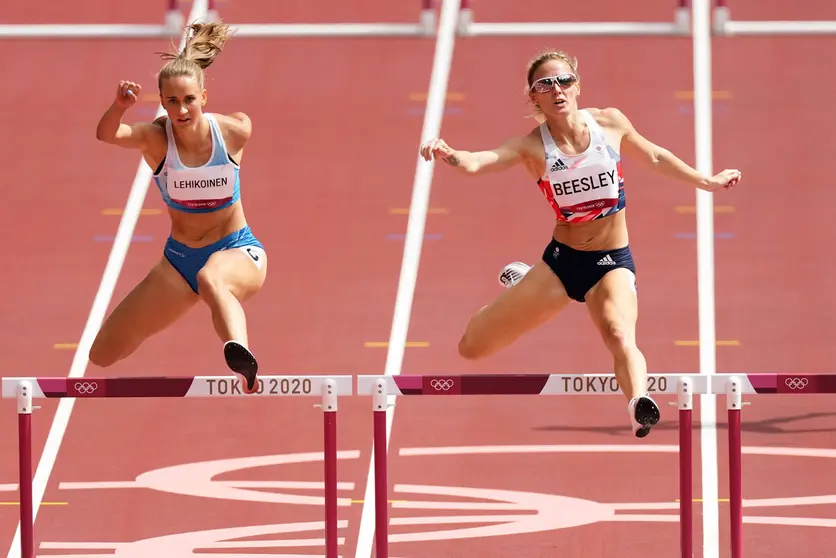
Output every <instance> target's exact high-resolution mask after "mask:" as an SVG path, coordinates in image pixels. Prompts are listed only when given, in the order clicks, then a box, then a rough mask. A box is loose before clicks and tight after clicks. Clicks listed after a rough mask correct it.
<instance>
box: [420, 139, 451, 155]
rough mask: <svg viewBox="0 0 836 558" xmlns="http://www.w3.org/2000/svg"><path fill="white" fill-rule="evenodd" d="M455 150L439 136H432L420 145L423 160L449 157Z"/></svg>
mask: <svg viewBox="0 0 836 558" xmlns="http://www.w3.org/2000/svg"><path fill="white" fill-rule="evenodd" d="M454 153H456V150H455V149H453V148H452V147H450V146H449V145H447V143H446V142H445V141H444V140H443V139H441V138H433V139H431V140H430V141H428V142H426V143H425V144H424V145H422V146H421V156H422V157H423V158H424V160H425V161H432V160H433V158H436V159H442V160H443V159H447V158H448V157H451V156H452V155H453V154H454Z"/></svg>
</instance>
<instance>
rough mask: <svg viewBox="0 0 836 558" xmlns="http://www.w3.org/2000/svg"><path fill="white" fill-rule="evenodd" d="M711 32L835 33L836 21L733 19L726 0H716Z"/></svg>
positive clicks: (716, 33) (723, 33)
mask: <svg viewBox="0 0 836 558" xmlns="http://www.w3.org/2000/svg"><path fill="white" fill-rule="evenodd" d="M716 1H717V3H716V5H715V6H714V13H713V16H714V19H713V22H712V27H713V34H714V35H719V36H726V37H732V36H735V35H749V36H751V35H762V36H772V35H833V34H836V21H828V20H819V21H815V20H808V21H790V20H784V21H780V20H778V21H766V20H764V21H734V20H733V19H732V17H731V9H730V8H729V6H728V0H716Z"/></svg>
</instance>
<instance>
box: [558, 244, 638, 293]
mask: <svg viewBox="0 0 836 558" xmlns="http://www.w3.org/2000/svg"><path fill="white" fill-rule="evenodd" d="M543 262H545V263H546V265H548V266H549V267H550V268H551V270H552V271H553V272H554V274H555V275H557V277H558V278H559V279H560V281H561V282H562V283H563V288H565V289H566V294H568V295H569V298H571V299H572V300H576V301H578V302H585V299H586V293H587V292H588V291H589V289H591V288H592V287H594V286H595V285H596V284H597V283H598V281H600V280H601V278H602V277H603V276H604V275H606V274H607V273H608V272H610V271H612V270H614V269H618V268H620V267H624V268H627V269H629V270H630V271H632V272H633V275H635V274H636V265H635V263H634V262H633V254H632V253H631V252H630V246H629V245H628V246H625V247H623V248H617V249H615V250H589V251H586V250H575V249H574V248H570V247H569V246H567V245H565V244H562V243H560V242H558V241H556V240H554V239H552V241H551V242H550V243H549V245H548V246H546V249H545V250H544V251H543Z"/></svg>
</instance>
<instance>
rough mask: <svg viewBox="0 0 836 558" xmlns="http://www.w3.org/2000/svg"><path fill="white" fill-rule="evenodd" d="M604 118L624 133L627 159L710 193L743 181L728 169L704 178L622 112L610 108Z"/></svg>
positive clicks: (604, 113) (738, 173) (736, 172)
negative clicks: (638, 128)
mask: <svg viewBox="0 0 836 558" xmlns="http://www.w3.org/2000/svg"><path fill="white" fill-rule="evenodd" d="M602 114H603V115H604V117H605V118H607V119H608V120H610V122H612V123H613V124H614V125H615V126H616V127H617V128H620V129H621V131H622V132H623V134H624V136H623V141H622V151H623V153H624V154H625V155H627V156H628V157H635V158H636V159H637V160H641V161H645V162H646V163H648V164H649V165H651V166H652V167H653V168H654V169H656V170H658V171H659V172H661V173H662V174H664V175H665V176H670V177H671V178H675V179H677V180H682V181H684V182H688V183H689V184H692V185H694V186H696V187H697V188H699V189H700V190H706V191H708V192H713V191H714V190H716V189H718V188H724V187H725V188H728V187H730V186H734V185H735V184H737V183H738V182H739V181H740V178H741V172H740V171H739V170H737V169H726V170H724V171H722V172H720V173H718V174H716V175H714V176H704V175H703V174H702V173H700V172H699V171H697V170H696V169H694V168H693V167H691V166H690V165H688V164H687V163H685V162H684V161H683V160H681V159H680V158H679V157H677V156H676V155H674V154H673V153H671V152H670V151H669V150H667V149H665V148H664V147H660V146H658V145H656V144H655V143H653V142H651V141H649V140H648V139H647V138H645V137H644V136H642V135H641V134H640V133H638V132H637V131H636V129H635V128H634V127H633V124H632V123H631V122H630V120H629V119H628V118H627V117H626V116H625V115H624V114H623V113H622V112H621V111H620V110H618V109H615V108H608V109H605V110H603V111H602Z"/></svg>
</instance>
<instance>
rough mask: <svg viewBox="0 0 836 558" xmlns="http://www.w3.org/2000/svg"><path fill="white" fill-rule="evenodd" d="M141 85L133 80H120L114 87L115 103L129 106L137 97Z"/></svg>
mask: <svg viewBox="0 0 836 558" xmlns="http://www.w3.org/2000/svg"><path fill="white" fill-rule="evenodd" d="M140 91H142V86H141V85H140V84H138V83H136V82H134V81H125V80H122V81H120V82H119V87H117V88H116V104H117V105H119V106H120V107H124V108H130V107H132V106H133V105H134V103H136V102H137V100H138V99H139V93H140Z"/></svg>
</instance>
